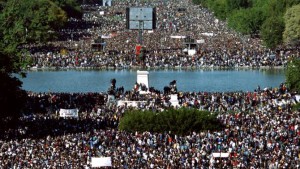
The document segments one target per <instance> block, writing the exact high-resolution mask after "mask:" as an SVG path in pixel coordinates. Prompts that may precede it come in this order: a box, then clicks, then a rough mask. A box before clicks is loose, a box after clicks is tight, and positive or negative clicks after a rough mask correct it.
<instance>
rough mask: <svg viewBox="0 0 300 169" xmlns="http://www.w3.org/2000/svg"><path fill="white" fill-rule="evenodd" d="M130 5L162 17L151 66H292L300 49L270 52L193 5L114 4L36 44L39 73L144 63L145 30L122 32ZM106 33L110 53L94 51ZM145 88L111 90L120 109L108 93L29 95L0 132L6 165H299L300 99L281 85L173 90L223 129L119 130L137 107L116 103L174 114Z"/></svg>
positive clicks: (150, 50) (150, 36) (148, 39)
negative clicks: (140, 52) (213, 115)
mask: <svg viewBox="0 0 300 169" xmlns="http://www.w3.org/2000/svg"><path fill="white" fill-rule="evenodd" d="M131 6H153V7H156V10H157V29H155V30H153V31H146V30H145V31H144V32H143V46H145V48H146V49H147V50H146V52H145V53H144V55H145V65H146V66H147V67H148V68H177V67H178V68H181V67H199V68H201V67H261V66H285V65H286V63H287V61H288V60H289V59H290V57H292V56H293V57H299V49H289V48H282V49H276V50H274V51H272V50H270V49H266V48H264V47H263V46H262V45H261V43H260V41H259V40H258V39H256V38H252V37H244V36H241V35H238V34H237V33H235V32H234V31H232V30H230V29H228V28H227V26H226V23H225V22H222V21H219V20H217V19H216V18H215V17H214V16H213V14H212V13H211V12H210V11H208V10H207V9H205V8H202V7H201V6H195V5H192V3H191V2H190V1H179V0H178V1H177V0H170V1H160V0H153V1H143V2H141V1H138V0H124V1H114V2H113V5H112V6H109V7H107V6H105V7H103V6H100V5H95V4H94V5H93V4H86V5H82V9H83V10H84V14H83V18H82V19H74V18H71V19H70V20H69V27H67V28H65V29H63V30H61V31H60V32H59V34H60V37H59V41H55V42H49V44H47V45H41V46H37V45H35V46H30V47H29V49H30V53H31V54H30V55H31V57H32V62H33V63H32V66H35V67H37V68H52V67H55V68H134V67H138V66H140V63H139V62H140V60H139V58H138V57H136V55H135V51H134V50H135V45H136V44H137V43H138V41H139V39H138V31H137V30H126V29H125V21H124V19H125V7H131ZM179 8H180V9H184V10H179ZM85 23H87V24H85ZM102 35H103V37H106V38H105V39H104V41H105V42H106V45H105V46H104V47H103V50H101V51H100V52H95V51H92V49H91V43H93V39H97V38H99V37H101V36H102ZM171 36H190V37H191V38H192V39H195V40H200V41H201V43H199V44H198V45H199V50H198V51H197V53H196V54H194V55H192V56H190V55H187V54H185V53H183V50H182V49H183V48H184V47H183V46H182V44H183V42H184V39H172V38H171ZM107 37H109V38H107ZM203 42H204V43H203ZM175 83H176V82H175ZM173 85H174V84H173ZM175 87H176V86H175ZM113 89H115V86H113ZM116 90H117V89H116ZM148 91H149V92H146V93H144V94H141V93H139V92H138V90H135V89H133V90H131V91H124V90H118V92H116V93H115V92H114V93H113V94H114V95H115V100H116V101H115V102H110V99H111V96H110V94H109V93H107V92H103V93H34V92H28V101H27V104H26V105H27V106H26V109H25V111H24V114H23V115H22V116H21V117H20V119H19V121H18V123H17V125H16V126H15V128H9V129H6V128H2V127H1V128H0V168H91V158H92V157H111V160H112V167H111V168H124V169H127V168H155V169H158V168H168V169H173V168H176V169H177V168H194V169H202V168H253V169H254V168H270V169H277V168H286V169H288V168H300V128H299V124H300V110H293V109H292V105H293V104H295V103H298V102H299V100H297V99H296V94H295V93H291V92H289V90H288V89H287V88H286V86H285V85H284V84H281V85H280V86H279V87H278V88H264V89H261V88H260V87H257V89H255V90H254V91H249V92H242V91H240V92H205V91H199V92H180V91H177V89H176V90H175V89H174V91H172V93H173V94H174V93H176V94H177V97H178V106H180V107H187V108H196V109H199V110H208V111H211V112H218V119H219V121H220V122H221V123H222V124H224V128H223V129H222V130H220V131H194V132H192V133H186V134H185V135H176V134H175V133H173V132H170V131H165V132H163V133H153V132H148V131H145V132H127V131H120V130H119V129H118V125H119V121H120V119H121V118H122V116H123V115H124V113H125V112H126V110H128V109H132V108H133V107H131V106H130V105H127V104H124V105H118V102H117V101H118V100H123V101H138V102H139V104H138V105H137V106H136V107H135V108H137V109H141V110H152V111H153V112H157V113H159V112H160V111H163V110H165V109H168V108H171V107H172V104H171V102H170V97H169V93H166V92H165V91H159V90H156V89H154V88H149V90H148ZM75 108H76V109H78V110H79V113H78V117H76V118H62V117H60V113H59V111H60V110H61V109H75ZM215 153H220V155H221V153H225V154H227V153H228V156H224V157H222V158H220V157H219V156H215Z"/></svg>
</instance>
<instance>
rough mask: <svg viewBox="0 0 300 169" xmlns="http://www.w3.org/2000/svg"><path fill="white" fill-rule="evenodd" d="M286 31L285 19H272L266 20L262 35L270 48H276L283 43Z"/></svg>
mask: <svg viewBox="0 0 300 169" xmlns="http://www.w3.org/2000/svg"><path fill="white" fill-rule="evenodd" d="M283 31H284V21H283V18H282V17H280V16H278V17H275V16H274V17H270V18H268V19H266V20H265V22H264V23H263V25H262V27H261V32H260V35H261V37H262V39H263V41H264V43H265V45H266V46H267V47H269V48H275V47H276V46H277V45H279V44H281V43H282V33H283Z"/></svg>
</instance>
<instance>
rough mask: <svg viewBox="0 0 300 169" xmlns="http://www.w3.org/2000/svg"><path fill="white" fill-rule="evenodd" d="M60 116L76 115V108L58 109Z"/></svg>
mask: <svg viewBox="0 0 300 169" xmlns="http://www.w3.org/2000/svg"><path fill="white" fill-rule="evenodd" d="M59 116H60V117H76V118H77V117H78V109H60V110H59Z"/></svg>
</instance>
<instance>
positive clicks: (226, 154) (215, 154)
mask: <svg viewBox="0 0 300 169" xmlns="http://www.w3.org/2000/svg"><path fill="white" fill-rule="evenodd" d="M212 155H213V157H222V158H227V157H229V153H212Z"/></svg>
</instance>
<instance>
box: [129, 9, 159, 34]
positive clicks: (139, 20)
mask: <svg viewBox="0 0 300 169" xmlns="http://www.w3.org/2000/svg"><path fill="white" fill-rule="evenodd" d="M126 28H127V29H132V30H136V29H144V30H152V29H156V8H152V7H130V8H126Z"/></svg>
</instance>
